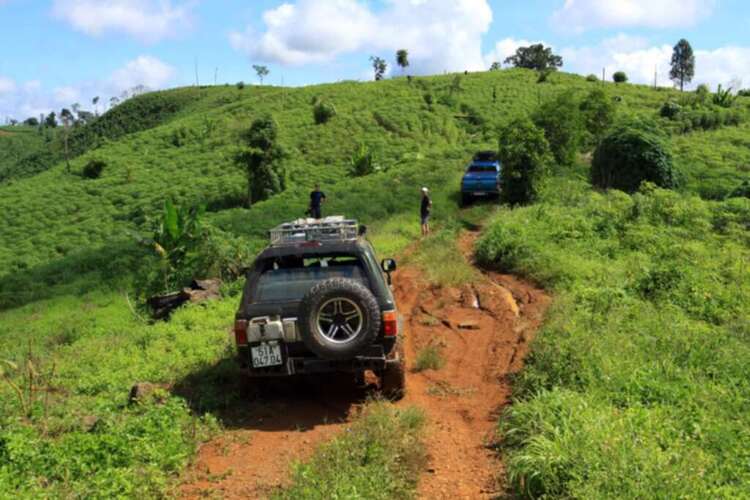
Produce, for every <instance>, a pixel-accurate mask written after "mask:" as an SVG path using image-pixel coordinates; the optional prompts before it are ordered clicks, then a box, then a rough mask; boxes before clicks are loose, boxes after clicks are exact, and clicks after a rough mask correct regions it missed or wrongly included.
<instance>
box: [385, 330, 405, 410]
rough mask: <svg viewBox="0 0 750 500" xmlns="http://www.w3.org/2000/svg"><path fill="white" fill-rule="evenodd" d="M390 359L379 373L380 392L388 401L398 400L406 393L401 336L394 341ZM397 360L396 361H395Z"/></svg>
mask: <svg viewBox="0 0 750 500" xmlns="http://www.w3.org/2000/svg"><path fill="white" fill-rule="evenodd" d="M389 358H391V359H390V361H391V362H389V363H388V364H387V365H386V367H385V370H383V372H382V373H381V374H380V392H381V394H382V395H383V397H384V398H386V399H388V400H390V401H399V400H400V399H401V398H403V397H404V394H406V359H405V358H404V343H403V337H399V338H398V340H397V341H396V347H394V349H393V352H392V354H391V356H389ZM396 360H398V361H396Z"/></svg>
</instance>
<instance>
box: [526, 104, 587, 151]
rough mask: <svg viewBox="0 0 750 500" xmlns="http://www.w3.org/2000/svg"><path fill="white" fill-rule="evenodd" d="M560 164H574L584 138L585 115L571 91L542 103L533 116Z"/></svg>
mask: <svg viewBox="0 0 750 500" xmlns="http://www.w3.org/2000/svg"><path fill="white" fill-rule="evenodd" d="M533 120H534V124H535V125H536V126H537V127H539V128H541V129H542V130H544V136H545V137H546V138H547V142H548V143H549V147H550V149H551V150H552V154H553V155H554V157H555V161H557V163H559V164H560V165H572V164H573V163H575V160H576V153H577V152H578V149H579V148H580V146H581V142H582V139H583V135H584V134H583V133H584V128H583V116H582V114H581V110H580V107H579V105H578V103H577V101H576V100H575V98H574V96H573V94H572V93H571V92H565V93H562V94H560V95H559V96H557V98H555V99H552V100H550V101H547V102H545V103H544V104H542V105H541V106H540V107H539V109H538V110H537V111H536V113H534V116H533Z"/></svg>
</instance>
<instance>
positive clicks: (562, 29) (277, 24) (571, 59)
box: [0, 0, 750, 119]
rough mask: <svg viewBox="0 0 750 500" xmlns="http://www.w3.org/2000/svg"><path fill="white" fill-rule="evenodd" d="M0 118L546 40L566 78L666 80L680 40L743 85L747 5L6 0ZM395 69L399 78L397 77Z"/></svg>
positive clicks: (439, 68)
mask: <svg viewBox="0 0 750 500" xmlns="http://www.w3.org/2000/svg"><path fill="white" fill-rule="evenodd" d="M0 33H2V37H3V42H4V43H3V50H2V56H1V57H0V119H5V117H8V116H13V117H16V118H25V117H26V116H33V115H38V114H39V113H43V112H47V111H49V110H52V109H57V110H59V109H60V108H61V107H63V106H69V105H70V104H72V103H73V102H80V103H81V104H83V105H84V108H85V107H89V108H90V107H91V105H90V104H89V103H90V101H91V98H92V97H93V96H95V95H99V96H101V97H102V101H103V102H104V101H108V100H109V97H110V96H113V95H114V96H117V95H120V94H121V93H122V92H124V91H127V90H128V89H129V88H132V87H134V86H136V85H145V86H146V87H148V88H153V89H156V88H168V87H173V86H181V85H190V84H192V83H194V81H195V63H196V61H197V64H198V70H199V79H200V82H201V83H202V84H206V83H208V84H211V83H213V82H214V76H215V72H216V75H217V81H218V83H224V82H229V83H235V82H237V81H240V80H244V81H246V82H255V81H256V78H255V75H254V72H253V70H252V68H251V65H252V64H256V63H257V64H266V65H267V66H268V67H269V68H270V69H271V74H270V76H269V77H268V78H267V80H266V82H267V83H271V84H274V85H278V84H281V83H282V79H283V82H284V84H286V85H304V84H308V83H317V82H324V81H336V80H342V79H359V80H364V79H369V78H371V70H370V67H369V63H368V57H369V56H370V55H371V54H375V55H380V56H382V57H385V58H386V59H388V60H389V62H390V61H392V59H393V53H394V52H395V50H396V49H398V48H406V49H408V50H409V52H410V59H411V61H412V64H411V66H410V68H409V72H410V73H413V74H427V73H441V72H443V71H461V70H464V69H468V70H472V71H474V70H481V69H485V68H486V67H488V66H489V64H490V63H491V62H492V61H495V60H502V59H504V58H505V57H506V56H507V55H509V54H510V53H512V52H513V51H514V50H515V48H516V47H518V46H519V45H521V44H528V43H531V42H537V41H542V42H544V43H545V44H548V45H552V46H553V48H554V50H555V51H556V52H557V53H559V54H561V55H562V56H563V60H564V66H563V70H566V71H574V72H578V73H582V74H587V73H596V74H601V70H602V68H606V70H607V74H611V73H612V72H613V71H616V70H624V71H626V72H627V73H628V74H629V76H630V78H631V80H633V81H636V82H644V83H645V82H651V81H653V74H654V68H655V67H656V68H657V72H658V74H659V75H660V77H659V83H660V84H661V85H668V84H669V81H668V80H667V78H666V74H667V71H668V64H669V57H670V54H671V47H672V46H673V45H674V43H675V42H676V41H677V40H678V39H679V38H681V37H685V38H687V39H688V40H690V42H691V43H692V45H693V48H694V50H695V51H696V55H697V68H696V77H695V80H694V82H693V84H694V85H695V84H698V83H704V82H705V83H709V84H710V85H712V86H713V87H715V86H716V85H717V84H719V83H722V84H724V85H727V84H729V83H730V82H734V83H735V85H736V84H737V83H739V82H740V81H743V82H744V86H746V87H750V3H748V2H747V0H606V1H605V0H527V1H522V0H516V1H513V0H494V1H488V0H369V1H365V0H287V1H286V2H282V1H277V0H256V1H252V2H247V1H240V0H227V1H219V0H211V1H209V0H48V1H42V0H0ZM397 72H398V71H397V70H394V73H397Z"/></svg>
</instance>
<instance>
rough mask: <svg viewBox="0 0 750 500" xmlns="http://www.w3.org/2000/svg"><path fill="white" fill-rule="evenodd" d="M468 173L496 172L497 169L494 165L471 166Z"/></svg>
mask: <svg viewBox="0 0 750 500" xmlns="http://www.w3.org/2000/svg"><path fill="white" fill-rule="evenodd" d="M469 172H497V167H495V166H494V165H472V166H470V167H469Z"/></svg>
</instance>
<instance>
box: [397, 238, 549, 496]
mask: <svg viewBox="0 0 750 500" xmlns="http://www.w3.org/2000/svg"><path fill="white" fill-rule="evenodd" d="M475 238H476V237H475V235H474V234H473V233H465V234H464V235H463V236H462V239H461V241H460V247H461V249H462V250H463V251H464V254H465V255H467V258H469V257H468V256H469V255H470V254H471V250H472V249H473V243H474V240H475ZM394 282H395V284H396V294H397V297H398V304H399V308H400V310H401V312H402V314H404V316H405V323H406V325H407V327H406V335H407V336H406V339H405V340H406V357H407V360H408V361H409V365H410V366H413V364H414V361H415V360H416V359H417V356H418V354H419V352H420V350H421V349H423V348H425V347H427V346H429V345H437V346H439V347H440V351H441V353H442V357H443V359H444V361H445V365H444V366H443V367H442V368H441V369H439V370H435V371H432V370H428V371H424V372H419V373H415V372H413V371H410V372H409V375H408V378H407V392H406V394H407V396H406V398H405V399H404V404H415V405H417V406H419V407H421V408H423V409H424V410H425V412H426V413H427V417H428V422H429V424H428V429H427V447H428V452H429V465H428V468H427V470H426V471H425V472H424V473H423V475H422V477H421V478H420V487H419V496H420V498H425V499H437V498H493V497H496V496H498V495H500V494H501V493H502V490H503V485H502V473H503V469H502V463H501V462H500V460H499V458H498V456H497V453H496V452H495V451H494V450H493V447H492V445H493V444H494V443H496V442H497V440H496V436H495V430H496V427H497V422H498V417H499V415H500V413H501V412H502V410H503V408H504V407H505V405H507V404H508V402H509V397H510V392H511V387H510V381H509V377H508V375H510V374H512V373H515V372H517V371H519V370H520V369H521V368H522V367H523V359H524V356H525V355H526V353H527V352H528V348H529V341H530V340H531V339H532V338H533V335H534V332H535V331H536V330H537V328H538V327H539V325H540V324H541V322H542V319H543V316H544V312H545V310H546V308H547V306H548V305H549V302H550V299H549V297H548V296H547V295H546V294H545V293H544V292H543V291H542V290H540V289H538V288H536V287H534V286H532V285H530V284H528V283H525V282H523V281H520V280H518V279H516V278H514V277H513V276H507V275H500V274H484V275H483V277H482V279H480V280H478V281H477V282H476V283H472V284H470V285H465V286H463V287H461V288H441V287H436V286H430V285H428V284H427V283H425V282H424V280H423V279H422V277H421V276H420V273H419V271H418V270H416V269H412V268H407V269H404V270H402V271H400V272H399V273H398V275H397V276H396V277H395V280H394Z"/></svg>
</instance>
